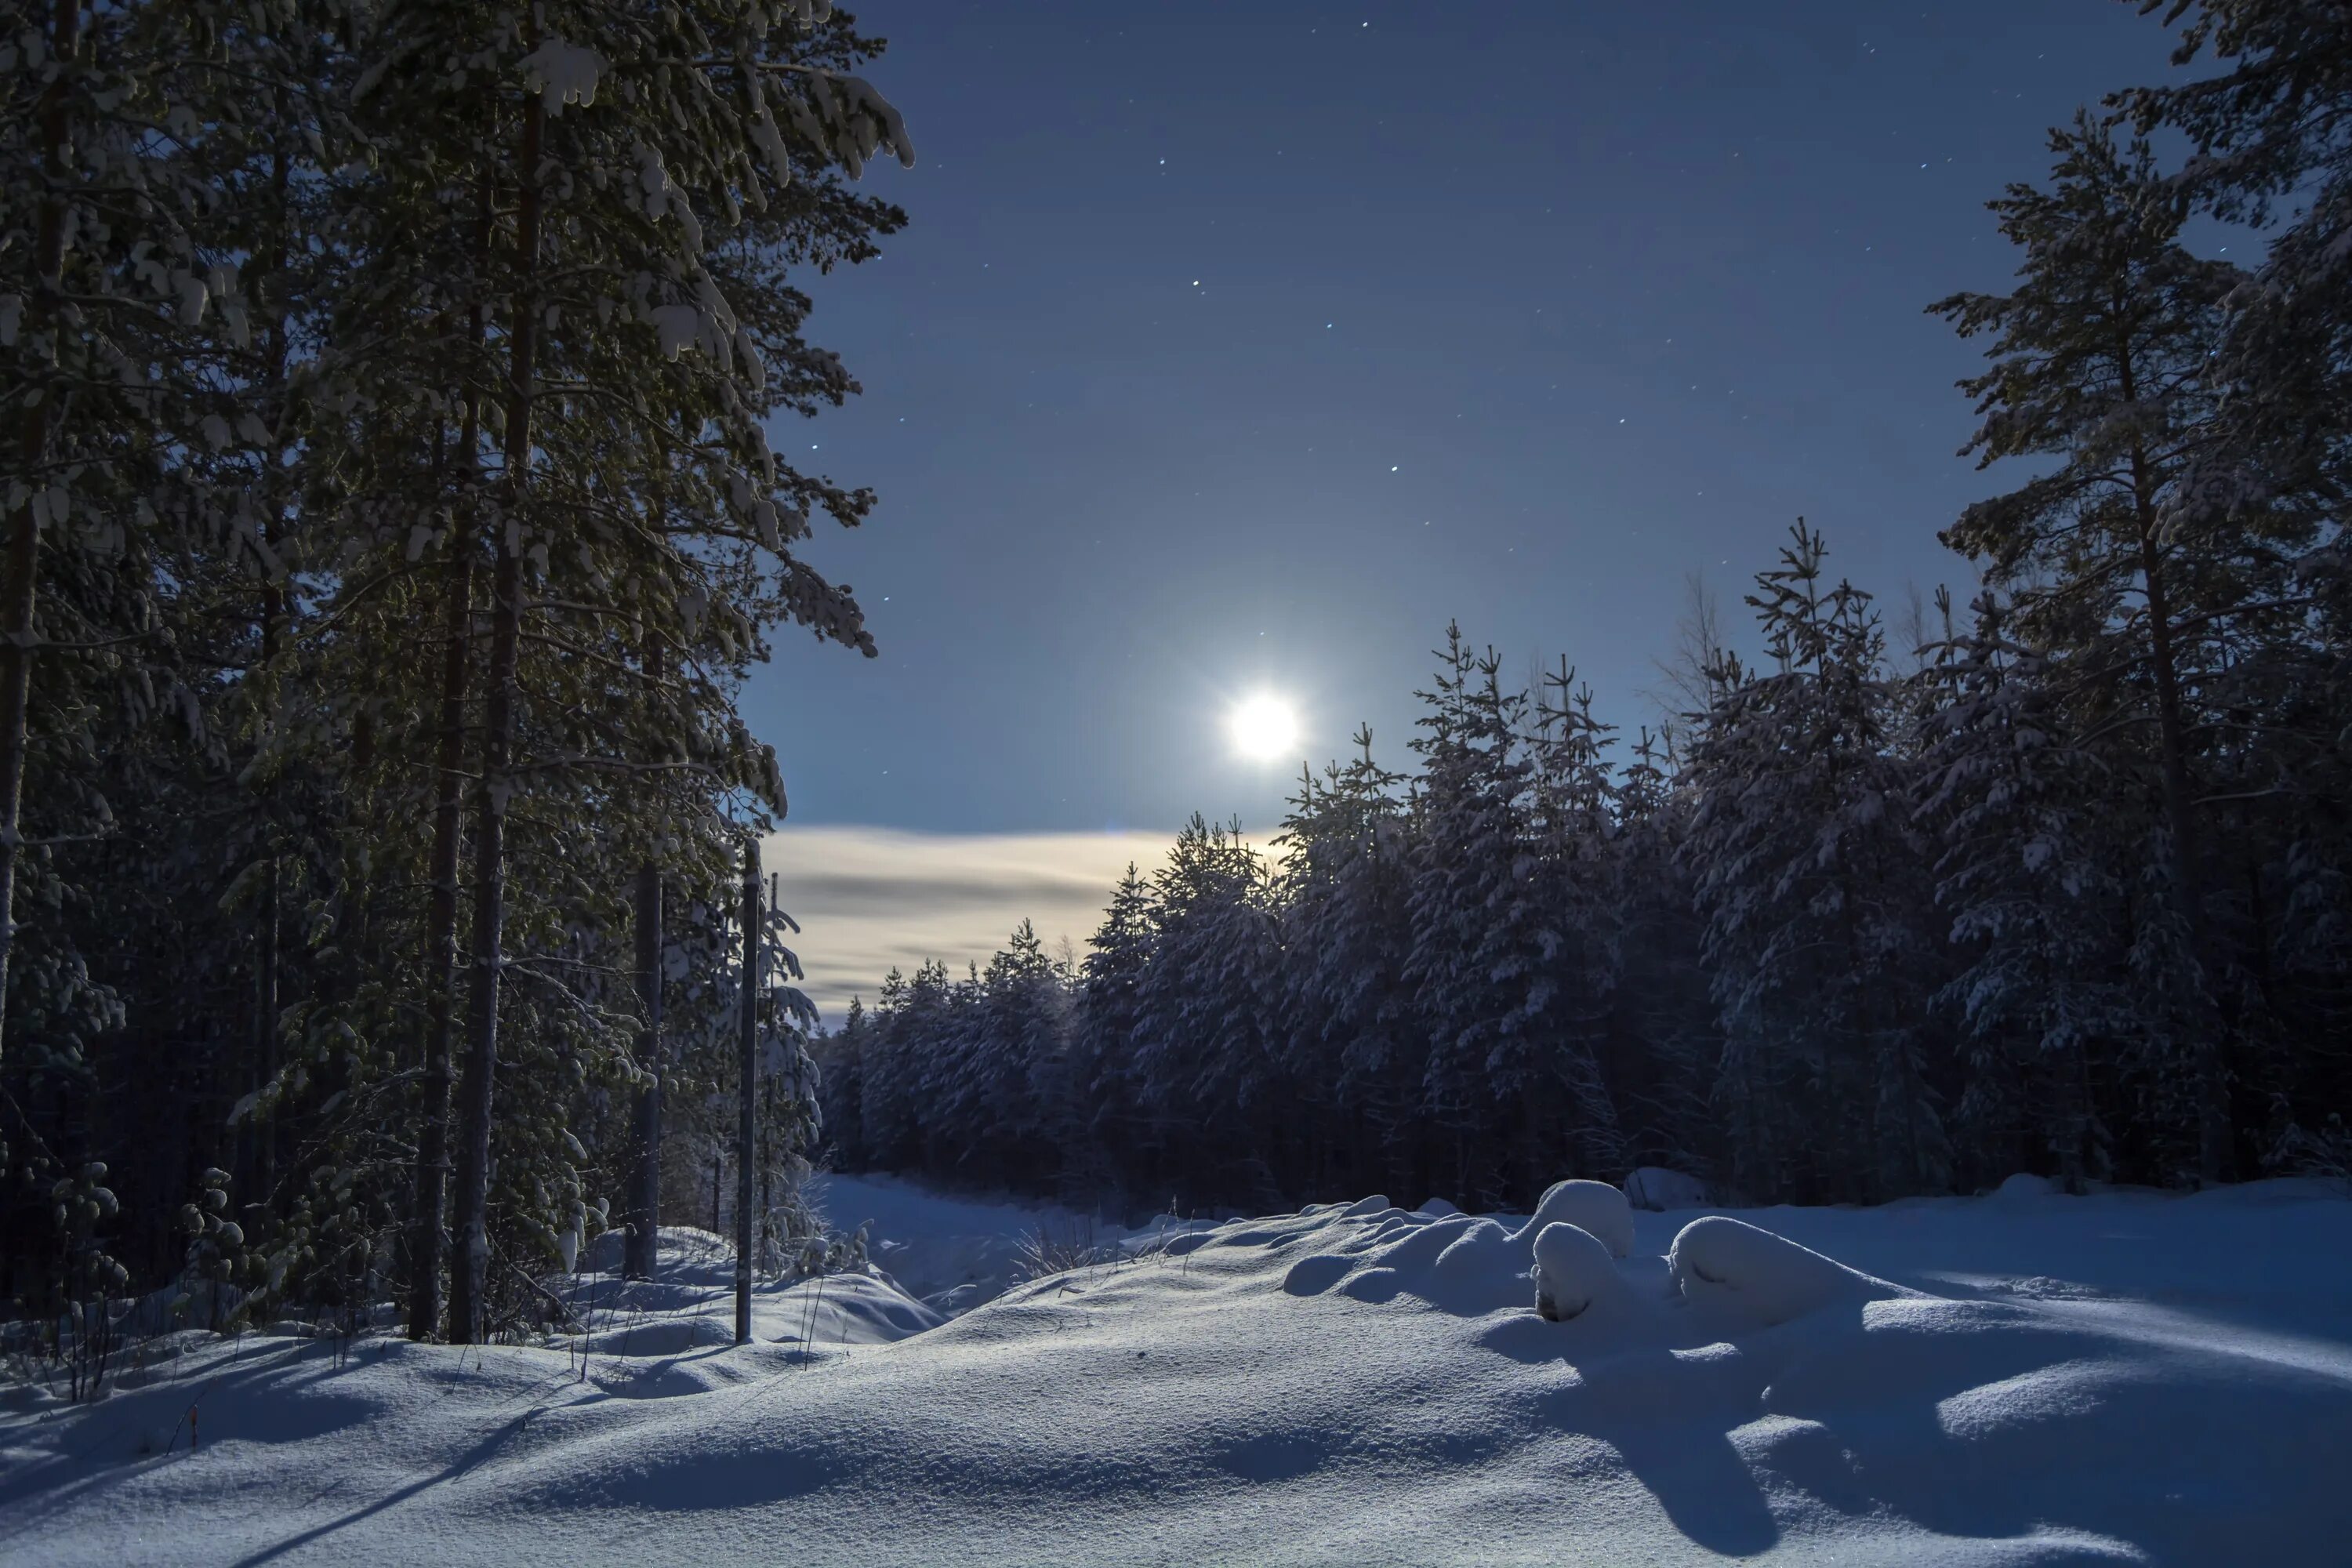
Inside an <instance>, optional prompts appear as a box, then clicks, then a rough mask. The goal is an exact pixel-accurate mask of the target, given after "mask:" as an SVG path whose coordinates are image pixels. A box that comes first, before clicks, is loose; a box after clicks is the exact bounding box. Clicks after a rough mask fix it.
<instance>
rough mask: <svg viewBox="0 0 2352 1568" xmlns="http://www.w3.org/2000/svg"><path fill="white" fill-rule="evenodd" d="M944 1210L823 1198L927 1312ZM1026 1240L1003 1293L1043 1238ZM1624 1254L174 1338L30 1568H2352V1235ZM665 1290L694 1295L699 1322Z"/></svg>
mask: <svg viewBox="0 0 2352 1568" xmlns="http://www.w3.org/2000/svg"><path fill="white" fill-rule="evenodd" d="M926 1203H927V1200H926V1199H925V1197H924V1195H923V1194H920V1193H919V1190H917V1189H913V1188H910V1187H905V1186H901V1185H898V1184H888V1185H887V1186H875V1187H867V1186H866V1185H864V1184H855V1183H845V1182H839V1183H837V1184H836V1186H835V1194H834V1212H835V1219H836V1221H840V1222H845V1223H850V1224H855V1223H856V1220H857V1219H859V1218H866V1217H872V1218H875V1219H876V1222H877V1223H876V1225H875V1226H874V1230H873V1235H874V1237H875V1240H876V1243H877V1256H898V1257H899V1258H900V1259H901V1265H902V1267H903V1268H905V1270H906V1275H905V1278H908V1279H914V1278H919V1277H922V1276H924V1275H925V1274H926V1271H927V1269H929V1266H928V1265H925V1264H923V1263H922V1262H921V1259H920V1257H919V1253H920V1251H921V1248H920V1247H919V1245H918V1244H917V1242H916V1241H914V1240H912V1239H909V1240H908V1241H907V1243H906V1245H904V1246H903V1247H899V1248H897V1249H889V1250H886V1249H883V1248H882V1247H881V1246H880V1244H881V1243H882V1242H886V1241H889V1240H894V1239H898V1238H897V1237H892V1235H891V1223H890V1221H889V1220H888V1219H887V1218H886V1217H884V1216H885V1215H886V1214H887V1212H889V1211H892V1210H896V1211H898V1214H899V1218H900V1220H901V1222H902V1223H903V1224H904V1226H905V1227H906V1228H905V1232H904V1234H905V1235H906V1236H907V1237H909V1238H912V1237H922V1236H929V1237H932V1238H934V1239H935V1240H936V1242H937V1244H938V1245H939V1246H940V1247H941V1248H942V1250H943V1251H944V1252H946V1253H949V1254H953V1255H955V1256H958V1257H961V1258H966V1259H970V1258H977V1257H980V1256H982V1254H983V1253H984V1252H985V1248H983V1247H980V1245H979V1243H978V1241H977V1239H976V1237H975V1236H974V1235H973V1233H972V1232H971V1229H970V1227H971V1226H972V1225H974V1224H975V1223H978V1221H979V1220H980V1218H981V1217H982V1215H980V1214H978V1213H976V1212H975V1205H958V1204H955V1203H953V1202H952V1201H950V1200H944V1199H942V1200H937V1209H936V1212H932V1213H929V1215H928V1217H926ZM860 1205H865V1206H866V1207H869V1208H871V1209H872V1211H873V1213H872V1215H866V1214H862V1213H858V1212H855V1211H856V1210H857V1209H858V1207H859V1206H860ZM1629 1212H1630V1211H1629ZM1038 1218H1039V1216H1036V1215H1024V1214H1023V1213H1022V1212H1021V1211H1017V1210H1007V1211H1004V1214H1003V1219H1004V1223H1005V1224H1006V1225H1007V1226H1008V1231H1007V1235H1006V1236H1005V1237H1003V1240H1004V1241H1005V1243H1006V1245H1007V1246H1008V1247H1010V1246H1011V1245H1012V1244H1013V1242H1014V1241H1015V1240H1017V1237H1018V1236H1019V1234H1020V1230H1021V1229H1034V1227H1035V1226H1036V1224H1037V1221H1038ZM1014 1226H1018V1228H1013V1227H1014ZM1632 1229H1633V1236H1632V1240H1631V1245H1630V1246H1629V1247H1627V1249H1626V1251H1625V1255H1624V1256H1622V1257H1619V1256H1615V1255H1613V1250H1612V1247H1610V1246H1609V1245H1608V1244H1607V1243H1606V1242H1605V1241H1604V1240H1602V1239H1601V1237H1599V1236H1597V1235H1595V1234H1594V1233H1593V1232H1592V1231H1590V1230H1587V1229H1585V1228H1584V1227H1583V1226H1580V1225H1571V1224H1570V1223H1569V1222H1566V1221H1563V1220H1558V1219H1552V1220H1548V1221H1546V1222H1545V1223H1544V1224H1543V1225H1542V1226H1540V1227H1536V1226H1534V1225H1533V1222H1532V1218H1530V1219H1528V1220H1527V1221H1525V1222H1523V1221H1521V1220H1520V1219H1519V1218H1517V1217H1516V1216H1504V1217H1500V1218H1497V1217H1484V1216H1478V1215H1436V1214H1432V1213H1429V1212H1426V1211H1420V1212H1407V1211H1405V1210H1402V1209H1400V1208H1396V1207H1393V1206H1391V1205H1388V1204H1387V1203H1386V1202H1385V1201H1381V1203H1379V1204H1378V1205H1367V1204H1351V1205H1345V1206H1342V1205H1328V1206H1321V1207H1317V1208H1312V1209H1308V1210H1307V1211H1304V1212H1302V1213H1299V1214H1296V1215H1276V1216H1270V1217H1265V1218H1259V1219H1249V1220H1237V1221H1233V1222H1231V1223H1227V1224H1223V1225H1220V1226H1214V1227H1211V1228H1204V1229H1200V1230H1196V1231H1192V1232H1189V1233H1183V1234H1171V1233H1169V1232H1168V1231H1166V1230H1164V1229H1163V1230H1160V1231H1158V1232H1156V1233H1147V1234H1144V1235H1140V1236H1135V1237H1123V1238H1121V1243H1120V1245H1119V1246H1118V1247H1116V1248H1115V1249H1114V1250H1111V1251H1109V1252H1108V1253H1106V1254H1104V1255H1103V1259H1104V1260H1102V1261H1099V1262H1097V1263H1093V1264H1090V1265H1088V1266H1087V1267H1085V1268H1078V1269H1075V1270H1072V1271H1070V1272H1066V1273H1063V1274H1058V1275H1052V1276H1048V1277H1045V1278H1041V1279H1025V1280H1022V1281H1019V1282H1017V1283H1013V1285H1012V1286H1011V1287H1010V1288H1009V1289H1004V1290H1003V1293H1002V1294H1001V1295H998V1296H996V1297H995V1299H994V1300H989V1301H987V1302H985V1303H984V1304H982V1305H978V1306H974V1307H971V1310H965V1311H963V1312H961V1315H957V1316H953V1317H946V1318H944V1321H942V1318H943V1314H941V1313H940V1312H939V1311H938V1310H936V1309H935V1308H932V1307H929V1306H926V1305H925V1304H924V1303H922V1302H920V1301H919V1300H915V1298H914V1296H913V1295H911V1294H909V1293H908V1291H906V1290H902V1289H899V1281H895V1280H893V1279H889V1278H887V1269H877V1271H876V1272H874V1273H871V1274H867V1275H862V1276H855V1277H851V1278H850V1279H835V1280H829V1281H826V1282H825V1289H826V1290H827V1292H828V1296H829V1299H830V1300H833V1301H834V1302H835V1305H836V1310H837V1311H838V1313H839V1317H838V1318H837V1319H836V1320H835V1324H836V1326H835V1331H833V1332H830V1333H823V1334H819V1335H816V1336H814V1338H812V1337H811V1336H809V1335H808V1334H806V1333H804V1332H803V1324H804V1323H805V1322H806V1321H808V1317H807V1315H808V1314H809V1313H810V1312H811V1310H812V1306H813V1303H812V1302H811V1301H810V1300H809V1294H808V1293H809V1289H810V1288H809V1287H808V1286H805V1285H804V1286H799V1287H794V1288H793V1289H791V1290H783V1289H777V1290H772V1291H770V1292H768V1293H767V1294H766V1295H765V1296H763V1298H762V1302H761V1316H760V1318H759V1325H760V1337H759V1342H757V1343H755V1344H754V1345H752V1346H751V1347H748V1348H746V1349H742V1350H737V1349H734V1348H732V1347H729V1346H721V1345H715V1344H710V1343H709V1342H707V1341H706V1337H705V1336H706V1333H707V1331H704V1330H702V1329H699V1328H694V1327H690V1326H689V1327H679V1328H674V1329H671V1330H667V1331H665V1332H667V1333H669V1334H670V1335H671V1336H672V1337H670V1338H666V1339H663V1338H657V1337H655V1336H653V1334H652V1331H651V1325H652V1322H653V1321H654V1320H656V1319H657V1318H666V1319H667V1321H673V1322H677V1323H686V1324H691V1323H692V1322H694V1321H697V1319H698V1316H699V1315H700V1314H699V1313H698V1311H696V1310H692V1309H691V1308H690V1307H689V1306H688V1305H686V1304H683V1303H680V1304H675V1305H674V1306H673V1308H672V1309H670V1310H667V1313H666V1314H665V1313H654V1312H651V1311H647V1312H646V1313H645V1314H644V1317H645V1320H646V1321H641V1322H638V1323H636V1324H635V1328H636V1329H637V1331H638V1337H637V1338H635V1339H634V1340H632V1341H630V1342H628V1343H627V1344H626V1345H622V1344H619V1343H617V1342H614V1340H613V1339H611V1338H610V1337H607V1338H605V1339H603V1340H600V1341H599V1342H597V1343H595V1344H593V1345H583V1344H580V1343H568V1344H562V1345H557V1346H552V1347H549V1348H520V1347H514V1348H491V1349H486V1350H481V1351H475V1350H470V1349H468V1350H458V1349H456V1348H451V1347H440V1346H420V1345H413V1344H409V1343H407V1342H403V1341H399V1340H395V1339H389V1338H386V1339H377V1340H365V1339H363V1340H362V1341H360V1342H357V1343H356V1344H352V1345H349V1346H346V1347H342V1348H341V1351H340V1352H339V1350H338V1347H337V1346H336V1345H334V1344H333V1343H331V1342H323V1341H317V1340H307V1339H300V1338H285V1339H277V1338H270V1339H261V1338H256V1337H250V1336H249V1337H248V1338H247V1340H246V1342H244V1343H243V1344H242V1345H240V1346H236V1347H230V1346H226V1345H222V1344H219V1343H217V1342H208V1341H206V1339H205V1337H204V1336H201V1335H188V1336H182V1339H181V1341H180V1342H178V1343H177V1344H176V1345H174V1346H170V1347H164V1348H166V1349H172V1348H176V1349H178V1350H180V1351H182V1352H184V1353H182V1354H180V1355H179V1356H178V1357H177V1358H176V1359H165V1360H162V1361H160V1362H157V1361H155V1360H152V1358H151V1359H150V1361H149V1363H148V1364H146V1365H144V1366H142V1367H141V1368H140V1369H138V1370H135V1371H133V1372H131V1373H129V1374H128V1375H126V1376H125V1377H124V1378H123V1380H122V1382H121V1386H120V1387H119V1389H118V1391H117V1392H115V1393H114V1394H111V1395H110V1397H108V1398H106V1399H104V1400H101V1401H100V1402H99V1403H98V1404H96V1405H88V1406H77V1407H67V1406H63V1405H58V1404H56V1403H54V1402H51V1401H47V1400H46V1399H44V1398H42V1397H41V1396H40V1395H39V1394H38V1393H37V1391H26V1390H19V1391H18V1392H17V1393H16V1394H15V1395H14V1396H12V1397H11V1398H9V1399H5V1400H0V1563H11V1564H13V1563H43V1564H80V1563H109V1564H112V1563H174V1564H180V1563H242V1562H249V1561H266V1562H269V1563H347V1562H365V1563H435V1564H437V1565H441V1568H457V1565H460V1564H471V1563H549V1562H562V1563H582V1562H606V1561H617V1560H638V1559H644V1560H649V1561H655V1560H657V1561H669V1562H695V1561H729V1562H732V1561H748V1560H764V1559H766V1558H768V1557H772V1555H773V1554H774V1553H775V1552H778V1551H779V1550H782V1548H783V1547H784V1546H785V1545H786V1544H787V1543H789V1546H790V1550H791V1552H792V1554H793V1557H794V1558H795V1559H796V1560H802V1561H811V1562H858V1563H939V1562H1020V1563H1114V1562H1115V1563H1228V1562H1249V1563H1267V1562H1272V1563H1282V1562H1309V1563H1331V1562H1347V1563H1443V1562H1463V1563H1561V1562H1596V1563H1682V1562H1710V1561H1716V1560H1718V1559H1719V1558H1720V1557H1722V1556H1726V1555H1729V1556H1738V1557H1756V1556H1761V1557H1767V1558H1778V1559H1783V1560H1788V1561H1802V1562H1813V1561H1832V1560H1833V1561H1838V1562H1843V1563H2002V1564H2014V1563H2327V1562H2340V1561H2343V1560H2344V1558H2343V1552H2342V1548H2343V1543H2344V1542H2346V1541H2347V1540H2352V1488H2347V1487H2345V1486H2344V1485H2343V1484H2342V1476H2341V1470H2342V1454H2343V1444H2344V1435H2345V1434H2346V1433H2347V1432H2352V1203H2347V1202H2346V1201H2344V1200H2343V1199H2342V1198H2340V1197H2337V1196H2333V1195H2330V1194H2326V1193H2325V1192H2324V1191H2322V1190H2321V1189H2318V1188H2315V1187H2310V1186H2304V1185H2298V1184H2287V1183H2269V1184H2260V1185H2257V1186H2251V1187H2246V1188H2241V1189H2234V1190H2223V1191H2218V1192H2212V1193H2207V1194H2200V1195H2197V1196H2191V1197H2179V1196H2165V1195H2158V1194H2147V1193H2109V1194H2100V1195H2096V1196H2093V1197H2087V1198H2070V1197H2065V1196H2063V1195H2058V1194H2047V1193H2037V1192H2032V1191H2023V1190H2021V1191H2017V1192H2007V1191H2005V1192H2003V1193H2002V1194H1999V1195H1997V1196H1995V1197H1990V1198H1985V1199H1979V1200H1931V1201H1916V1202H1910V1203H1905V1204H1898V1205H1888V1206H1887V1207H1885V1208H1881V1209H1872V1210H1808V1209H1790V1208H1781V1209H1773V1210H1765V1211H1749V1212H1748V1213H1746V1214H1744V1215H1740V1216H1737V1217H1735V1216H1731V1215H1707V1214H1703V1213H1696V1214H1695V1213H1690V1212H1680V1213H1675V1214H1671V1215H1659V1214H1652V1213H1647V1212H1635V1213H1632ZM1530 1230H1532V1234H1531V1235H1530V1234H1529V1232H1530ZM672 1242H673V1247H674V1249H675V1251H676V1254H677V1260H678V1263H679V1268H678V1269H677V1275H678V1277H677V1279H672V1280H666V1281H665V1283H664V1285H663V1286H662V1287H660V1289H671V1290H677V1291H688V1290H691V1289H698V1288H699V1286H698V1284H697V1280H696V1277H695V1272H694V1270H695V1268H697V1267H701V1266H699V1265H692V1264H691V1262H690V1259H689V1257H688V1254H689V1253H690V1252H691V1249H692V1247H694V1246H696V1245H698V1244H697V1243H696V1242H695V1241H694V1238H693V1233H679V1234H678V1235H677V1237H673V1238H672ZM712 1256H713V1258H714V1259H715V1256H716V1255H715V1253H714V1254H713V1255H712ZM710 1267H713V1268H715V1261H714V1262H712V1263H711V1264H710ZM969 1272H971V1268H970V1266H969V1264H968V1263H967V1264H951V1265H949V1266H943V1267H941V1268H938V1269H936V1270H933V1271H931V1272H930V1273H929V1279H932V1280H936V1279H946V1278H948V1277H950V1276H957V1275H961V1274H966V1273H969ZM991 1288H992V1281H990V1280H989V1279H958V1280H953V1281H951V1282H950V1284H948V1285H947V1286H946V1287H945V1289H948V1290H964V1291H966V1292H967V1293H977V1292H979V1291H982V1290H985V1289H991ZM630 1289H639V1288H637V1287H631V1288H630ZM795 1292H798V1293H799V1294H798V1295H797V1296H796V1295H795ZM1538 1300H1545V1301H1548V1302H1549V1312H1548V1313H1547V1312H1545V1311H1539V1310H1538ZM1571 1309H1573V1310H1571ZM724 1310H725V1303H724V1299H723V1293H721V1294H720V1295H719V1299H718V1302H717V1305H716V1306H715V1307H714V1308H713V1311H714V1312H716V1313H723V1311H724ZM796 1311H797V1312H799V1313H801V1314H803V1315H801V1316H794V1313H795V1312H796ZM928 1324H936V1325H937V1326H923V1325H928ZM620 1327H621V1323H620V1321H618V1320H616V1321H614V1324H613V1326H612V1332H617V1331H619V1329H620ZM861 1335H862V1336H864V1337H861ZM583 1350H584V1351H586V1352H588V1353H587V1354H586V1356H585V1358H584V1360H583V1355H582V1352H583ZM191 1404H197V1405H200V1406H201V1411H202V1427H203V1434H204V1436H203V1444H202V1447H200V1448H199V1449H198V1450H197V1451H196V1452H195V1453H194V1454H191V1453H189V1452H188V1449H187V1445H186V1442H185V1440H184V1433H175V1431H174V1427H175V1423H177V1422H179V1421H180V1419H181V1418H182V1416H183V1415H184V1412H185V1411H186V1409H187V1408H188V1407H189V1405H191Z"/></svg>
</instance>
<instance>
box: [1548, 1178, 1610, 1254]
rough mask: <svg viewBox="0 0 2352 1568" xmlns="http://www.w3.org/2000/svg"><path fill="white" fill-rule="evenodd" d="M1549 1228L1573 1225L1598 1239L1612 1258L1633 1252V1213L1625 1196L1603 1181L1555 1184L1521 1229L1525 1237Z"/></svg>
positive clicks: (1550, 1187)
mask: <svg viewBox="0 0 2352 1568" xmlns="http://www.w3.org/2000/svg"><path fill="white" fill-rule="evenodd" d="M1549 1225H1572V1226H1577V1227H1578V1228H1579V1229H1581V1230H1583V1231H1586V1232H1588V1233H1589V1234H1591V1236H1593V1237H1597V1238H1598V1239H1599V1240H1600V1242H1601V1245H1602V1246H1604V1247H1607V1248H1608V1249H1609V1256H1610V1257H1612V1258H1623V1257H1625V1256H1626V1255H1627V1254H1628V1253H1630V1252H1632V1251H1633V1208H1632V1207H1631V1205H1628V1204H1627V1203H1626V1201H1625V1194H1623V1193H1622V1192H1620V1191H1619V1190H1618V1189H1617V1188H1615V1187H1612V1186H1611V1185H1610V1184H1608V1183H1606V1182H1554V1183H1553V1184H1551V1185H1550V1186H1549V1188H1547V1189H1545V1192H1544V1195H1543V1196H1542V1197H1541V1198H1539V1199H1538V1200H1537V1202H1536V1212H1535V1217H1534V1218H1533V1219H1530V1220H1528V1223H1527V1224H1526V1225H1525V1226H1522V1227H1521V1228H1520V1234H1521V1235H1522V1236H1526V1237H1537V1236H1540V1235H1542V1234H1543V1230H1544V1227H1545V1226H1549Z"/></svg>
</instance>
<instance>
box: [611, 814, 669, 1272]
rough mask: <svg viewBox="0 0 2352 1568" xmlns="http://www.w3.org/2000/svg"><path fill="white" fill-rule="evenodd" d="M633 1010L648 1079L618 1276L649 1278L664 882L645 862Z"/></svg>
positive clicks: (654, 1229) (657, 1204) (657, 1220)
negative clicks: (640, 1022)
mask: <svg viewBox="0 0 2352 1568" xmlns="http://www.w3.org/2000/svg"><path fill="white" fill-rule="evenodd" d="M636 916H637V1005H638V1007H639V1008H640V1009H641V1010H642V1011H643V1012H644V1015H645V1027H644V1029H643V1031H642V1032H641V1033H640V1034H639V1035H638V1036H637V1057H638V1065H639V1066H641V1067H642V1068H645V1070H646V1072H647V1073H649V1074H651V1075H652V1076H651V1077H650V1078H649V1079H648V1080H647V1081H646V1086H645V1087H644V1088H643V1089H639V1090H638V1091H637V1108H636V1109H637V1115H636V1149H635V1155H636V1163H635V1167H634V1168H633V1169H632V1170H631V1171H630V1173H629V1193H630V1201H629V1233H628V1237H627V1241H626V1245H625V1248H624V1254H623V1257H622V1260H621V1272H622V1273H623V1274H624V1275H625V1276H626V1277H627V1278H629V1279H652V1278H653V1277H654V1269H655V1267H656V1265H657V1264H658V1262H659V1261H660V1256H659V1246H658V1242H659V1237H660V1235H661V1132H662V1072H661V1049H662V1034H661V1029H662V973H661V963H662V882H661V868H660V867H659V866H658V865H656V864H655V863H654V862H653V861H651V860H648V861H646V863H645V864H644V865H643V866H641V867H639V868H638V869H637V910H636Z"/></svg>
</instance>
